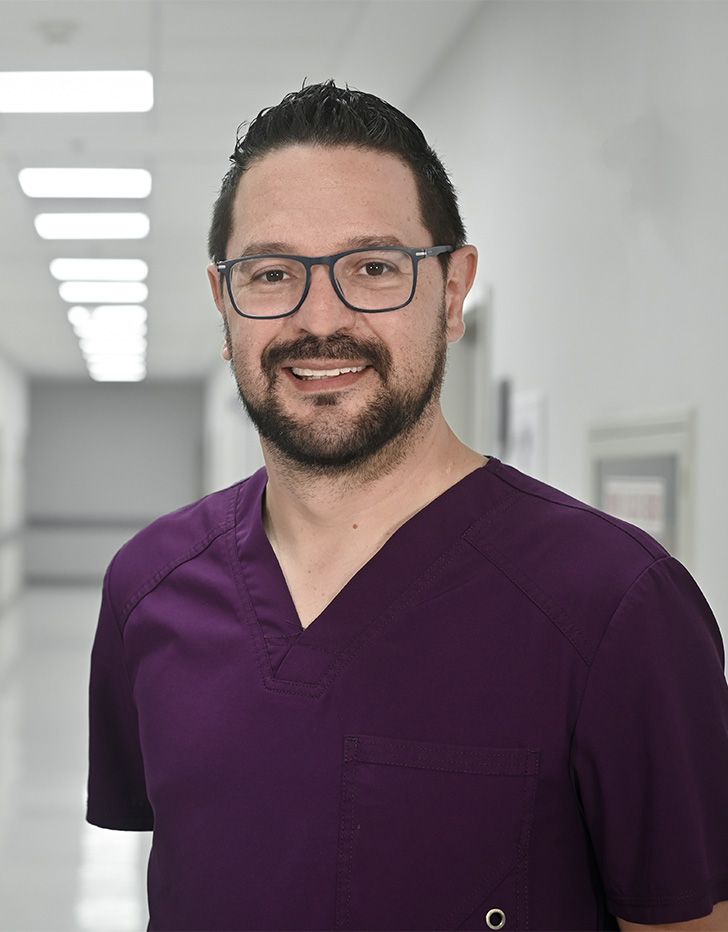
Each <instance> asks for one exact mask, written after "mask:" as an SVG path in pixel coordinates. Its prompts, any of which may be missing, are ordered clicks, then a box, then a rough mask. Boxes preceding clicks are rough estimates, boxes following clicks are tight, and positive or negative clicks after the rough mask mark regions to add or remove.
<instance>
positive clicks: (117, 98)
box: [0, 71, 154, 113]
mask: <svg viewBox="0 0 728 932" xmlns="http://www.w3.org/2000/svg"><path fill="white" fill-rule="evenodd" d="M153 104H154V80H153V78H152V76H151V74H150V73H149V72H148V71H5V72H0V113H123V112H127V113H132V112H136V113H145V112H147V111H149V110H151V109H152V106H153Z"/></svg>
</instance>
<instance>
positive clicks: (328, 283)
mask: <svg viewBox="0 0 728 932" xmlns="http://www.w3.org/2000/svg"><path fill="white" fill-rule="evenodd" d="M289 319H290V320H291V322H292V324H293V325H294V326H295V327H298V329H299V330H303V331H305V332H307V333H313V334H315V335H316V336H326V335H328V334H331V333H336V332H337V331H339V330H349V329H351V328H352V327H353V326H354V325H355V324H356V319H357V313H356V311H352V310H351V308H349V307H347V306H346V305H345V304H344V302H343V301H342V300H341V298H340V297H339V296H338V294H337V293H336V291H335V289H334V285H333V282H332V280H331V274H330V272H329V269H328V268H327V267H326V266H325V265H315V266H313V268H312V269H311V284H310V286H309V289H308V294H307V295H306V300H305V301H304V302H303V304H302V305H301V306H300V308H299V309H298V310H297V311H296V313H295V314H294V315H293V317H291V318H289Z"/></svg>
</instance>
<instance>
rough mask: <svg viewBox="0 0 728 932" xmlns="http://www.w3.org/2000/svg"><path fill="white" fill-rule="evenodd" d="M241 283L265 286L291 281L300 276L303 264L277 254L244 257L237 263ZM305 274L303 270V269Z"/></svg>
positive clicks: (253, 286) (258, 286)
mask: <svg viewBox="0 0 728 932" xmlns="http://www.w3.org/2000/svg"><path fill="white" fill-rule="evenodd" d="M237 268H238V269H239V270H240V271H239V273H238V274H239V281H240V284H241V285H246V286H248V287H251V288H267V287H270V286H275V285H283V284H286V283H289V282H292V281H294V280H296V279H298V278H300V276H301V270H302V269H303V266H301V265H300V263H297V262H296V261H295V260H290V259H281V258H280V257H278V256H263V257H260V258H255V259H246V260H245V261H244V262H240V263H238V266H237ZM304 274H305V270H304Z"/></svg>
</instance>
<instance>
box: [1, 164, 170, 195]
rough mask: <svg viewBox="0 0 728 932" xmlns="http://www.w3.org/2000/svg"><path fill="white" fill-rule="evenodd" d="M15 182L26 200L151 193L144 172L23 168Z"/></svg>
mask: <svg viewBox="0 0 728 932" xmlns="http://www.w3.org/2000/svg"><path fill="white" fill-rule="evenodd" d="M18 181H19V182H20V187H21V188H22V189H23V193H24V194H26V195H27V196H28V197H79V198H85V197H105V198H142V197H149V195H150V193H151V191H152V176H151V174H150V173H149V172H148V171H147V170H146V169H145V168H23V169H21V170H20V171H19V172H18Z"/></svg>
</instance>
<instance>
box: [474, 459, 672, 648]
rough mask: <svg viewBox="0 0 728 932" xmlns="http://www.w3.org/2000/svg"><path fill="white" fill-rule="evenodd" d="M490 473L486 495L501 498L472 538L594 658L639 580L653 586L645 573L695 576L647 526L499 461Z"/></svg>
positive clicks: (485, 478)
mask: <svg viewBox="0 0 728 932" xmlns="http://www.w3.org/2000/svg"><path fill="white" fill-rule="evenodd" d="M482 472H483V479H482V483H483V486H484V493H483V494H484V495H485V497H486V499H488V500H490V501H491V502H492V501H494V500H497V502H498V504H497V505H496V506H495V507H491V508H489V509H487V510H486V512H485V514H484V515H483V516H482V517H481V519H480V520H479V521H477V522H476V523H475V524H473V525H472V527H471V528H470V529H469V530H468V532H467V533H466V535H465V537H466V539H467V540H468V542H469V543H471V545H472V546H474V547H475V548H476V549H477V550H479V551H480V552H481V553H482V554H483V556H484V557H486V558H487V559H488V560H490V561H491V562H492V563H494V564H495V565H496V566H498V568H499V569H500V570H501V572H502V573H504V574H505V575H506V576H507V577H508V578H509V580H510V582H511V584H513V585H515V586H517V587H518V588H519V589H520V590H521V592H523V593H525V594H526V595H527V596H528V597H529V598H530V599H531V601H532V602H535V603H536V604H537V605H538V606H539V608H540V609H541V610H542V612H543V613H544V614H545V615H547V616H548V617H549V618H550V619H551V620H552V621H553V622H554V623H555V624H556V626H557V627H558V628H559V629H560V630H561V631H562V633H563V634H565V635H566V636H567V637H568V638H569V639H570V640H571V641H572V643H573V644H574V646H575V647H576V648H577V650H578V651H579V653H580V654H581V655H582V657H583V659H584V660H586V661H587V662H590V660H591V658H592V657H593V655H594V651H595V650H596V647H597V645H598V643H599V641H600V640H601V637H602V636H603V634H604V631H605V630H606V628H607V627H608V625H609V623H610V621H611V619H612V618H613V616H614V614H615V613H616V612H617V611H618V609H619V608H620V606H622V604H623V603H624V601H625V599H626V598H627V596H628V594H629V593H630V592H632V590H633V588H634V587H635V586H636V585H637V583H638V581H641V583H642V585H641V586H640V587H639V589H640V591H642V590H646V591H647V590H649V587H645V586H644V585H643V583H644V580H645V579H650V578H651V577H652V576H654V575H658V576H659V575H660V574H661V573H664V572H665V571H667V572H668V573H670V574H671V575H676V576H677V577H680V578H682V576H683V575H684V576H685V577H687V578H689V577H688V574H687V573H686V572H685V571H684V570H683V568H682V567H680V565H679V564H678V563H677V561H674V560H672V559H671V558H670V557H669V554H668V553H667V551H666V550H665V549H664V548H663V547H662V546H661V545H660V544H659V543H658V542H657V541H656V540H654V539H653V538H652V537H650V535H648V534H646V533H645V532H644V531H642V530H640V529H639V528H637V527H634V526H633V525H630V524H627V523H626V522H624V521H620V520H618V519H616V518H613V517H611V516H610V515H607V514H604V513H603V512H600V511H599V510H597V509H596V508H593V507H591V506H589V505H587V504H585V503H584V502H580V501H578V500H577V499H575V498H572V497H571V496H569V495H566V494H565V493H563V492H560V491H558V490H557V489H554V488H552V487H551V486H548V485H546V484H544V483H542V482H539V481H537V480H535V479H531V478H529V477H528V476H525V475H523V474H522V473H520V472H518V470H516V469H513V468H512V467H509V466H506V465H504V464H502V463H499V462H497V461H491V463H489V464H488V466H486V468H485V469H484V470H483V471H482ZM494 486H495V487H496V488H497V495H495V496H494V491H493V487H494ZM686 584H687V583H683V585H686ZM647 598H648V600H649V596H647Z"/></svg>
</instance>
